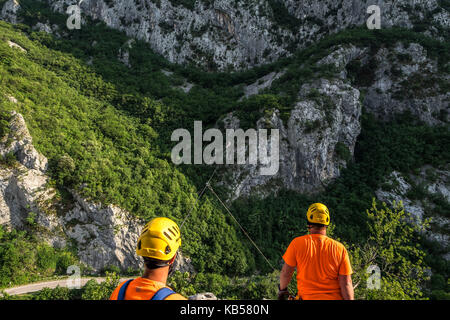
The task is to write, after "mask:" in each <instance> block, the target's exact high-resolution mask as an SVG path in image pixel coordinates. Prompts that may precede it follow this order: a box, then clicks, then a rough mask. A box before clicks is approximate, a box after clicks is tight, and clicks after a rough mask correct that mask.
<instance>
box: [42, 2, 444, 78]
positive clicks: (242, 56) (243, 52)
mask: <svg viewBox="0 0 450 320" xmlns="http://www.w3.org/2000/svg"><path fill="white" fill-rule="evenodd" d="M49 3H50V5H51V7H52V8H53V9H54V10H56V11H59V12H61V13H65V10H66V9H67V7H68V6H69V5H73V1H71V0H49ZM272 4H273V3H272ZM272 4H271V3H269V1H267V0H257V1H252V2H251V4H250V3H249V2H248V1H244V0H238V1H230V0H215V1H208V2H207V1H195V2H192V5H191V6H189V5H182V4H177V3H175V2H174V1H171V0H160V1H144V0H120V1H119V0H111V1H105V0H84V1H83V2H82V3H81V5H80V7H81V10H82V12H83V14H86V15H89V16H90V17H92V18H93V19H96V20H101V21H104V22H105V23H106V24H107V25H108V26H110V27H112V28H115V29H119V30H123V31H125V32H126V33H127V35H129V36H130V37H136V38H139V39H143V40H145V41H147V42H149V43H150V44H151V46H152V48H153V49H154V50H155V51H156V52H158V53H160V54H162V55H163V56H164V57H166V58H167V59H169V60H170V61H171V62H176V63H187V62H196V63H198V64H200V65H202V66H205V67H208V68H218V69H222V70H224V69H227V68H229V67H232V68H238V69H241V68H247V67H251V66H254V65H259V64H262V63H268V62H271V61H275V60H277V59H278V58H280V57H282V56H285V55H290V54H291V53H292V52H293V50H295V49H298V48H302V47H305V46H307V45H308V44H309V43H311V42H314V41H317V40H318V39H320V38H321V37H323V36H325V35H327V34H330V33H335V32H338V31H340V30H343V29H346V28H348V27H351V26H355V25H364V24H365V23H366V20H367V19H368V17H369V14H367V8H368V7H369V6H370V5H379V6H380V9H381V17H382V19H381V26H382V28H387V27H392V26H399V27H405V28H412V27H413V26H414V22H415V21H421V20H423V19H424V18H425V16H426V15H427V14H431V15H432V16H431V20H432V22H433V24H436V25H438V26H443V27H448V26H449V25H450V22H449V21H450V19H449V13H448V12H447V11H446V10H444V9H443V8H441V7H440V6H439V2H438V1H437V0H415V1H414V5H412V4H411V1H410V0H398V1H383V0H377V1H372V0H362V1H360V0H358V1H355V0H343V1H333V0H320V1H317V0H307V1H296V0H280V1H278V4H279V5H280V6H282V7H283V6H284V7H285V9H286V12H285V13H283V14H284V15H290V19H287V18H289V17H282V20H283V21H287V20H293V19H294V20H296V23H295V24H293V25H288V24H287V23H281V20H280V19H281V18H280V17H278V18H277V17H276V16H275V15H274V8H273V7H272ZM426 32H428V33H431V34H432V35H433V36H436V37H439V36H440V35H439V30H438V29H437V28H436V27H434V26H433V25H432V24H431V23H430V26H429V28H428V30H427V31H426ZM180 39H182V41H180Z"/></svg>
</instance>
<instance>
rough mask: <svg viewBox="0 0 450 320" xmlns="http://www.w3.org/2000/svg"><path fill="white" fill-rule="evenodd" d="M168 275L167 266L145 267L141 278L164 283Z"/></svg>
mask: <svg viewBox="0 0 450 320" xmlns="http://www.w3.org/2000/svg"><path fill="white" fill-rule="evenodd" d="M168 276H169V267H168V266H167V267H162V268H157V269H148V268H145V270H144V274H143V275H142V278H144V279H149V280H153V281H158V282H162V283H164V284H166V282H167V277H168Z"/></svg>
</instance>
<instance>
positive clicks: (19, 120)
mask: <svg viewBox="0 0 450 320" xmlns="http://www.w3.org/2000/svg"><path fill="white" fill-rule="evenodd" d="M10 129H11V131H10V133H9V135H8V136H6V137H3V139H2V140H1V141H0V156H5V155H6V154H8V153H14V154H16V155H17V158H18V160H19V162H20V163H21V164H22V165H24V166H25V167H27V168H28V169H33V170H39V171H41V172H45V171H46V170H47V166H48V164H47V159H46V158H45V157H44V156H42V155H41V154H39V153H38V152H37V151H36V149H35V148H34V146H33V144H32V141H33V139H32V138H31V135H30V133H29V131H28V128H27V126H26V125H25V120H24V119H23V117H22V115H20V114H18V113H16V112H13V114H12V117H11V120H10Z"/></svg>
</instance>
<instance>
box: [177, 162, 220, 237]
mask: <svg viewBox="0 0 450 320" xmlns="http://www.w3.org/2000/svg"><path fill="white" fill-rule="evenodd" d="M216 171H217V167H216V168H215V169H214V171H213V173H212V175H211V176H210V177H209V179H208V181H206V183H205V186H204V187H203V189H202V191H201V192H200V193H199V195H198V197H197V199H195V202H194V204H193V205H192V208H191V210H190V211H189V213H188V215H187V216H186V218H184V220H183V222H182V223H181V227H180V229H182V228H183V225H184V223H185V222H186V220H187V219H189V217H190V216H191V213H192V210H194V208H195V205H196V204H197V202H198V201H199V200H200V198H201V197H202V196H203V194H204V193H205V190H206V188H207V187H208V184H209V182H210V181H211V179H212V178H213V177H214V174H215V173H216Z"/></svg>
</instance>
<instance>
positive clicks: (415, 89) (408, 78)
mask: <svg viewBox="0 0 450 320" xmlns="http://www.w3.org/2000/svg"><path fill="white" fill-rule="evenodd" d="M374 59H375V60H376V69H375V72H374V79H373V83H372V84H370V85H369V86H367V87H366V92H367V93H366V95H365V98H364V106H365V107H366V108H367V110H368V111H369V112H372V113H374V114H376V115H377V116H378V117H379V118H381V119H383V120H391V119H392V117H393V116H394V115H396V114H399V113H402V112H405V111H408V112H410V113H411V114H412V115H413V116H414V117H416V118H417V119H420V120H422V121H424V122H426V123H428V124H430V125H434V124H437V123H441V122H442V121H449V120H450V117H449V115H450V92H448V90H447V89H445V88H447V87H448V84H449V82H450V77H449V75H448V73H444V74H442V73H440V72H439V70H438V63H437V61H436V60H435V59H431V58H429V57H428V55H427V51H426V49H425V48H424V47H422V46H421V45H419V44H417V43H410V44H409V45H406V46H405V45H403V44H401V43H397V44H396V46H395V47H394V48H393V49H387V48H382V49H380V50H379V51H378V52H377V53H376V54H375V56H374Z"/></svg>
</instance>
